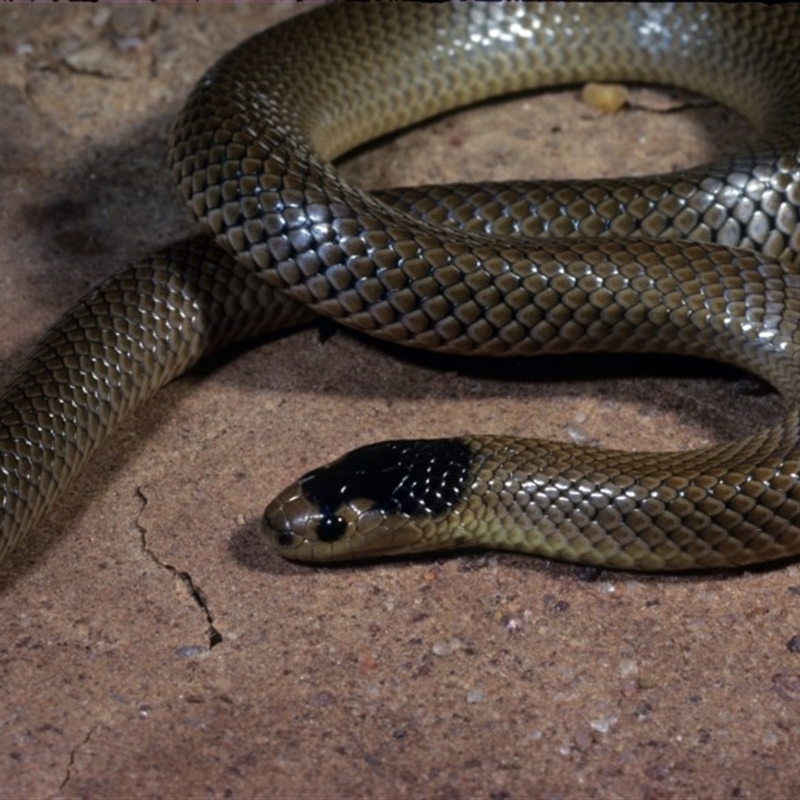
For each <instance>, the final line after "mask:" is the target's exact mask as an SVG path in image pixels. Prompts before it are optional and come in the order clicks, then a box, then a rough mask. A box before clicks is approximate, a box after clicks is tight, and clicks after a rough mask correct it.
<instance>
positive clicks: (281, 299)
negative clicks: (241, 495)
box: [0, 2, 800, 571]
mask: <svg viewBox="0 0 800 800" xmlns="http://www.w3.org/2000/svg"><path fill="white" fill-rule="evenodd" d="M587 81H600V82H637V83H645V84H664V85H670V86H677V87H680V88H682V89H686V90H690V91H694V92H698V93H700V94H703V95H706V96H708V97H709V98H711V99H713V100H715V101H717V102H719V103H721V104H723V105H725V106H727V107H729V108H730V109H733V110H734V111H736V112H737V113H739V114H741V115H742V116H743V117H744V118H745V119H746V120H748V121H749V122H750V123H751V124H752V125H753V126H754V128H755V129H756V130H757V131H758V132H759V139H758V142H757V143H756V144H755V145H753V146H750V147H748V148H746V149H743V151H742V152H741V153H739V154H737V155H735V156H732V157H730V158H727V159H726V160H721V161H719V162H715V163H712V164H707V165H703V166H700V167H696V168H692V169H688V170H683V171H680V172H675V173H670V174H664V175H651V176H645V177H635V178H620V179H606V178H603V179H597V180H589V181H587V180H567V181H560V182H556V181H545V182H536V183H532V182H524V181H511V182H507V183H482V184H452V185H442V186H427V187H406V188H400V189H392V190H381V191H376V192H368V191H365V190H364V189H362V188H360V187H359V186H358V185H356V184H355V183H354V182H352V181H347V180H345V179H344V178H343V177H342V176H341V175H340V174H339V173H338V172H337V169H336V167H335V164H334V162H335V160H336V159H337V158H338V157H339V156H341V155H342V154H344V153H346V152H348V151H350V150H352V149H353V148H355V147H358V146H359V145H361V144H363V143H364V142H367V141H369V140H371V139H374V138H376V137H380V136H383V135H386V134H388V133H391V132H393V131H396V130H398V129H401V128H404V127H407V126H409V125H413V124H415V123H417V122H419V121H421V120H424V119H427V118H429V117H431V116H433V115H437V114H442V113H444V112H447V111H450V110H452V109H455V108H458V107H461V106H464V105H467V104H472V103H477V102H479V101H482V100H485V99H487V98H492V97H495V96H498V95H502V94H508V93H514V92H522V91H528V90H533V89H540V88H543V87H551V86H563V85H571V84H580V83H583V82H587ZM168 162H169V169H170V170H171V173H172V175H173V177H174V179H175V182H176V184H177V187H178V191H179V194H180V195H181V196H182V198H183V199H184V201H185V202H186V203H187V205H188V206H189V208H190V209H191V210H192V211H193V212H194V214H195V215H196V217H197V219H198V220H199V221H200V226H201V228H202V232H201V233H199V234H197V235H195V236H193V237H192V238H189V239H187V240H185V241H182V242H178V243H176V244H174V245H171V246H169V247H167V248H165V249H163V250H161V251H158V252H156V253H154V254H152V255H150V256H148V257H146V258H144V259H142V260H140V261H138V262H136V263H134V264H132V265H131V266H128V267H126V268H125V269H123V270H122V271H121V272H119V273H118V274H116V275H113V276H112V277H110V278H108V279H106V280H105V281H104V282H103V283H102V284H100V285H99V286H97V287H96V288H95V289H93V290H92V291H91V292H89V293H88V294H87V295H86V296H85V297H84V298H83V299H82V300H80V301H79V302H78V303H77V304H76V305H75V306H74V307H73V308H72V309H70V310H69V311H67V312H66V313H65V314H64V315H63V316H62V317H61V319H60V320H58V321H57V322H56V323H55V324H54V325H53V327H52V328H51V329H50V330H49V331H48V332H47V333H46V334H45V335H44V337H43V338H42V339H41V341H40V342H39V344H38V345H37V346H36V347H35V348H34V350H33V351H32V352H31V353H30V355H28V356H27V358H25V359H24V361H23V362H22V364H21V365H20V366H19V368H18V369H17V370H16V372H15V373H14V374H13V375H12V377H11V378H10V380H9V383H8V385H7V387H6V388H5V390H4V392H3V394H2V396H0V470H1V471H2V476H1V478H2V489H1V490H0V491H2V502H1V503H0V514H2V519H0V558H7V556H8V553H9V552H10V551H11V550H12V549H13V548H14V547H15V546H16V545H17V544H18V543H19V541H20V540H22V539H23V537H25V536H26V535H27V534H29V533H30V532H31V531H32V530H33V529H35V528H36V526H37V525H38V524H39V523H40V522H41V520H42V518H43V517H44V516H45V515H46V514H47V513H48V512H49V510H50V509H51V508H52V506H53V504H54V503H55V502H56V501H57V499H58V497H59V496H60V495H62V494H63V492H64V491H65V490H66V487H67V486H68V484H69V482H70V480H71V479H72V477H73V476H74V475H75V474H76V473H77V472H78V471H79V470H80V468H81V467H82V465H83V464H84V463H85V462H86V461H87V460H88V459H89V458H90V457H91V454H92V453H93V452H94V450H95V449H96V448H97V447H98V446H99V445H100V444H101V442H102V441H103V440H104V439H105V438H106V437H107V435H108V434H109V433H110V432H111V431H112V430H114V429H115V428H116V427H117V426H118V425H119V424H120V422H121V421H122V420H123V419H125V418H126V417H128V416H129V415H130V414H132V413H133V412H134V411H135V409H136V408H138V407H139V406H140V405H141V404H142V403H143V402H145V401H147V400H148V399H149V398H150V397H152V395H153V394H154V393H155V392H157V391H158V390H159V389H160V388H161V387H162V386H163V385H164V384H166V383H167V382H169V381H171V380H173V379H174V378H176V377H177V376H178V375H180V374H182V373H183V372H185V371H186V370H188V369H190V368H191V367H192V366H193V365H195V364H196V363H197V362H198V361H199V360H200V359H201V358H203V357H204V356H205V355H206V354H208V353H210V352H212V351H214V350H216V349H218V348H220V347H224V346H226V345H228V344H230V343H231V342H235V341H239V340H243V339H249V338H253V337H259V336H263V335H265V334H268V333H276V332H281V331H284V330H287V329H291V328H293V327H295V326H298V325H305V324H307V323H310V322H312V321H314V320H318V319H319V318H320V317H328V318H331V319H333V320H334V321H336V322H338V323H341V324H342V325H344V326H347V327H349V328H351V329H354V330H356V331H360V332H363V333H365V334H367V335H370V336H374V337H377V338H379V339H382V340H386V341H390V342H395V343H398V344H400V345H406V346H409V347H417V348H424V349H430V350H437V351H440V352H443V353H451V354H458V355H469V356H476V357H484V356H487V357H504V356H536V355H542V354H558V353H565V352H584V353H593V352H623V353H625V352H645V353H651V352H668V353H675V354H683V355H691V356H701V357H704V358H709V359H714V360H718V361H722V362H726V363H729V364H732V365H734V366H735V367H738V368H741V369H743V370H746V371H749V372H751V373H753V374H754V375H756V376H757V377H758V378H760V379H762V380H764V381H765V382H767V383H769V384H771V385H772V386H773V387H775V388H776V389H777V390H778V391H779V392H780V393H781V395H782V397H783V398H784V401H785V402H784V405H785V410H784V411H783V414H782V417H781V419H780V421H779V422H778V423H776V424H774V425H772V426H770V427H764V428H762V429H759V430H758V431H756V432H755V433H752V434H750V435H748V436H746V437H743V438H740V439H737V440H735V441H732V442H727V443H724V444H720V445H713V446H707V447H704V448H700V449H695V450H689V451H683V452H662V453H653V452H627V451H619V450H605V449H600V448H593V447H585V446H579V445H577V444H575V443H569V442H566V443H565V442H547V441H539V440H533V439H519V438H513V437H509V436H481V435H467V434H466V432H465V435H464V436H462V437H456V438H453V437H449V438H430V439H423V440H396V441H387V442H379V443H376V444H372V445H367V446H366V447H362V448H360V449H357V450H354V451H352V452H351V453H348V454H346V455H344V456H343V457H341V458H340V459H339V460H337V461H334V462H333V463H330V464H328V465H327V466H324V467H320V468H318V469H315V470H312V471H311V472H309V473H307V474H306V475H304V476H302V477H301V478H300V479H299V480H298V481H296V482H295V483H294V484H293V485H292V486H290V487H288V488H287V489H285V490H283V491H282V492H281V493H280V494H278V496H277V497H276V498H275V499H274V500H272V501H271V502H270V503H269V505H267V507H266V510H265V511H264V513H263V517H262V520H261V525H260V532H259V536H261V537H262V540H263V542H264V544H265V546H268V547H271V548H274V549H275V550H276V551H277V552H278V553H280V554H281V555H283V556H285V557H287V558H289V559H295V560H299V561H311V562H325V561H338V560H342V559H358V558H373V557H378V556H382V555H393V556H398V555H405V554H414V553H424V552H429V551H438V550H444V551H447V550H450V551H452V550H456V549H459V548H460V549H463V548H478V549H481V548H494V549H505V550H511V551H517V552H525V553H531V554H534V555H539V556H541V557H544V558H554V559H562V560H567V561H572V562H577V563H584V564H590V565H596V566H599V567H608V568H618V569H624V570H666V571H671V570H691V569H715V568H739V567H745V566H747V565H750V564H755V563H761V562H769V561H774V560H777V559H786V558H790V557H792V556H795V555H797V554H798V553H800V481H799V480H798V475H799V474H800V405H799V404H798V389H799V388H800V374H799V373H798V369H800V366H799V365H800V331H799V330H798V321H799V320H800V271H798V267H797V262H798V251H800V223H798V213H799V212H800V8H798V7H797V6H795V5H792V4H782V5H775V6H772V5H751V4H747V3H735V4H717V3H709V4H692V3H631V4H628V3H611V2H607V3H587V4H582V3H566V4H562V3H530V4H529V3H525V4H521V3H480V2H475V3H441V4H439V3H433V4H427V3H422V4H417V3H406V2H404V3H388V4H387V3H364V4H362V3H333V4H330V5H324V6H322V7H320V8H316V9H314V10H312V11H311V12H309V13H307V14H303V15H301V16H298V17H294V18H292V19H290V20H288V21H286V22H283V23H281V24H279V25H278V26H275V27H273V28H270V29H267V30H266V31H264V32H262V33H259V34H256V35H255V36H253V37H252V38H250V39H249V40H247V41H245V42H244V43H243V44H241V45H239V46H238V47H236V48H235V49H233V50H232V51H231V52H230V53H228V54H227V55H225V56H224V57H223V58H222V59H221V60H219V61H218V62H217V63H216V64H215V65H214V66H212V67H211V68H210V70H209V71H208V72H207V73H206V74H205V76H204V77H203V78H202V79H201V80H200V81H199V82H198V84H197V86H196V87H195V89H194V90H193V91H192V93H191V94H190V96H189V98H188V99H187V101H186V103H185V105H184V107H183V109H182V110H181V111H180V113H179V114H178V116H177V118H176V120H175V122H174V124H173V126H172V129H171V133H170V139H169V155H168Z"/></svg>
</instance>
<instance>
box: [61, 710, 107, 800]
mask: <svg viewBox="0 0 800 800" xmlns="http://www.w3.org/2000/svg"><path fill="white" fill-rule="evenodd" d="M99 724H100V723H98V722H96V723H95V724H94V725H92V727H91V728H89V731H88V733H87V734H86V736H84V737H83V739H82V740H81V741H80V742H78V744H76V745H75V747H73V748H72V750H70V751H69V761H67V769H66V774H65V775H64V780H63V781H61V786H59V789H63V788H64V787H65V786H66V785H67V783H69V779H70V778H71V777H72V768H73V767H74V766H75V757H76V756H77V754H78V750H80V749H81V748H82V747H85V746H86V745H87V744H88V743H89V739H91V738H92V736H93V735H94V732H95V731H96V730H97V728H98V726H99Z"/></svg>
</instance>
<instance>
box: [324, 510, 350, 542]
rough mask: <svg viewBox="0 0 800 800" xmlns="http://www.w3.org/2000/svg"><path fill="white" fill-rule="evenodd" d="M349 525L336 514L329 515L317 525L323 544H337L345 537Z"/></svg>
mask: <svg viewBox="0 0 800 800" xmlns="http://www.w3.org/2000/svg"><path fill="white" fill-rule="evenodd" d="M346 530H347V523H346V522H345V521H344V520H343V519H342V518H341V517H337V516H336V515H335V514H327V515H326V516H324V517H322V518H321V519H320V521H319V523H318V524H317V536H319V538H320V541H322V542H336V541H338V540H339V539H341V538H342V536H344V532H345V531H346Z"/></svg>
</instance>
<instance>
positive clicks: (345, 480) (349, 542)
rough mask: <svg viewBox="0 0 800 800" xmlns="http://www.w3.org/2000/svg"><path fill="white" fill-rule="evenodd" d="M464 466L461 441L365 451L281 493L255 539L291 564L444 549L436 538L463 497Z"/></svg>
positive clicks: (466, 456)
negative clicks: (263, 540) (261, 537)
mask: <svg viewBox="0 0 800 800" xmlns="http://www.w3.org/2000/svg"><path fill="white" fill-rule="evenodd" d="M471 462H472V456H471V451H470V448H469V446H468V444H467V443H466V442H464V441H463V440H461V439H419V440H403V441H391V442H379V443H377V444H372V445H367V446H366V447H362V448H360V449H358V450H353V451H352V452H350V453H347V454H346V455H345V456H343V457H342V458H340V459H339V460H338V461H334V462H333V463H331V464H328V465H327V466H324V467H320V468H319V469H316V470H313V471H312V472H309V473H308V474H306V475H304V476H303V477H302V478H300V480H299V481H297V482H296V483H294V484H292V485H291V486H289V487H288V488H287V489H284V490H283V491H282V492H281V493H280V494H279V495H278V496H277V497H276V498H275V499H274V500H273V501H272V502H271V503H270V504H269V505H268V506H267V508H266V510H265V511H264V516H263V518H262V521H261V531H262V534H263V535H264V536H266V537H267V539H268V540H269V542H270V543H271V545H272V546H273V547H274V548H275V549H276V550H277V551H278V552H279V553H280V554H281V555H283V556H284V557H286V558H290V559H293V560H298V561H336V560H340V559H345V558H374V557H378V556H388V555H398V554H401V553H402V554H406V553H415V552H416V553H418V552H422V551H425V550H430V549H434V548H438V549H440V548H442V546H444V547H446V546H447V544H446V542H445V544H444V545H443V544H442V541H441V538H440V536H439V532H440V530H441V528H442V524H443V521H444V519H445V518H446V517H447V516H448V514H449V512H450V511H451V510H452V509H453V508H454V506H455V505H456V504H457V503H458V501H459V499H460V498H461V496H462V495H463V493H464V490H465V487H466V485H467V482H468V481H467V476H468V474H469V471H470V466H471Z"/></svg>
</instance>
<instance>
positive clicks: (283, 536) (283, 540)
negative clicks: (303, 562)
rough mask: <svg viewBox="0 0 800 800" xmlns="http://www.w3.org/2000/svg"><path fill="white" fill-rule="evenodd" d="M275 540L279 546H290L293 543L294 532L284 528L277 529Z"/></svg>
mask: <svg viewBox="0 0 800 800" xmlns="http://www.w3.org/2000/svg"><path fill="white" fill-rule="evenodd" d="M275 541H276V542H277V543H278V545H279V546H280V547H290V546H291V545H292V544H293V543H294V532H293V531H290V530H285V529H284V530H281V531H278V535H277V536H276V537H275Z"/></svg>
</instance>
